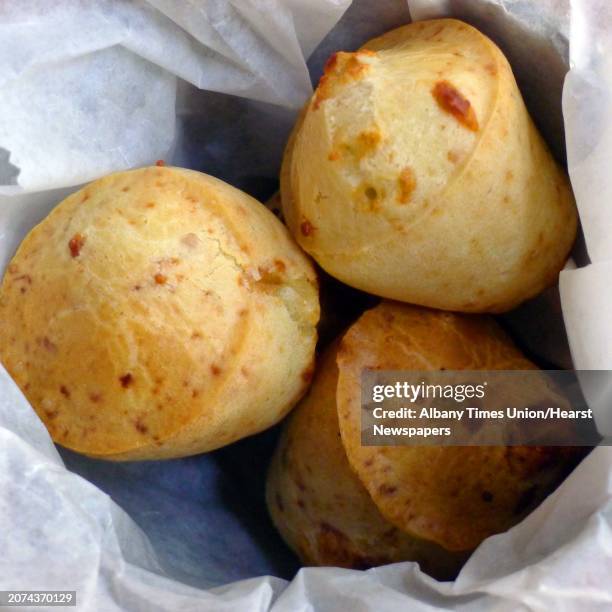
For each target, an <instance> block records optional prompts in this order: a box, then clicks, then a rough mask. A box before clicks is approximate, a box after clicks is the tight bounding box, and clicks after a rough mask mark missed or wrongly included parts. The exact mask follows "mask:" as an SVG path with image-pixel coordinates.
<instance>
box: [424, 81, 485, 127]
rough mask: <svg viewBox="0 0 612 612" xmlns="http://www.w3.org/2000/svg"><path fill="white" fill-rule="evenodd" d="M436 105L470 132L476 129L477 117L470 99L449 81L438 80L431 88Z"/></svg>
mask: <svg viewBox="0 0 612 612" xmlns="http://www.w3.org/2000/svg"><path fill="white" fill-rule="evenodd" d="M431 93H432V95H433V97H434V98H435V100H436V102H437V103H438V106H439V107H440V108H441V109H442V110H443V111H444V112H446V113H449V114H450V115H452V116H453V117H455V119H457V121H459V123H461V124H462V125H463V126H465V127H466V128H467V129H468V130H470V131H472V132H477V131H478V119H477V118H476V113H475V112H474V109H473V108H472V105H471V103H470V101H469V100H468V99H467V98H466V97H465V96H464V95H463V94H462V93H461V92H460V91H459V90H458V89H457V88H456V87H455V86H454V85H453V84H452V83H450V82H449V81H444V80H443V81H438V82H437V83H436V84H435V85H434V87H433V89H432V90H431Z"/></svg>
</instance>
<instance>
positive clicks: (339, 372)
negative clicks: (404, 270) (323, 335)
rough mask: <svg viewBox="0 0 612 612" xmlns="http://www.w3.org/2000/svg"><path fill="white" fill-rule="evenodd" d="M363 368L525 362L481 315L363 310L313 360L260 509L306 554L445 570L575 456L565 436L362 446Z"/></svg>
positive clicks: (307, 558) (533, 499)
mask: <svg viewBox="0 0 612 612" xmlns="http://www.w3.org/2000/svg"><path fill="white" fill-rule="evenodd" d="M334 359H335V360H336V364H334ZM366 368H368V369H374V370H387V369H388V370H439V369H442V368H445V369H449V370H461V369H489V370H493V369H523V370H525V369H534V368H535V366H534V365H533V364H532V363H531V362H530V361H529V360H527V359H526V358H525V357H524V356H523V355H522V354H521V353H520V351H519V350H518V349H517V348H516V347H515V346H514V345H513V344H512V342H511V341H510V339H509V338H508V337H507V336H506V335H505V334H504V333H503V331H502V330H501V329H500V328H499V327H498V326H497V324H496V323H495V321H494V320H493V319H491V318H489V317H483V316H474V315H461V314H454V313H444V312H439V311H433V310H429V309H424V308H419V307H415V306H409V305H406V304H399V303H394V302H383V303H382V304H380V305H379V306H377V307H376V308H373V309H372V310H369V311H367V312H366V313H365V314H364V315H363V316H362V317H361V318H360V319H359V320H358V321H357V322H356V323H355V324H354V325H353V326H352V327H351V328H350V329H349V330H348V332H347V333H346V335H345V336H344V338H343V339H342V342H341V345H340V348H339V349H338V350H336V348H335V347H334V348H332V349H330V353H329V354H328V355H327V356H326V358H325V359H324V360H323V362H322V363H321V364H320V367H319V369H318V372H317V375H316V377H315V380H314V382H313V385H312V387H311V390H310V392H309V394H308V395H307V396H306V397H305V398H304V399H303V400H302V401H301V403H300V404H299V405H298V407H297V408H296V409H295V411H294V412H293V413H292V415H291V416H290V418H289V420H288V423H287V424H286V426H285V430H284V432H283V435H282V438H281V442H280V444H279V447H278V449H277V451H276V453H275V456H274V458H273V461H272V466H271V469H270V474H269V479H268V493H267V495H268V506H269V509H270V513H271V515H272V518H273V520H274V522H275V524H276V526H277V527H278V529H279V531H280V532H281V534H282V535H283V537H284V538H285V539H286V541H287V542H288V543H289V545H290V546H291V547H292V548H293V549H294V550H296V552H297V553H298V554H299V555H300V557H301V558H302V560H303V561H304V562H305V563H307V564H316V565H326V564H333V565H341V566H346V567H364V566H370V565H378V564H381V563H389V562H393V561H400V560H415V561H418V562H419V563H420V564H421V568H422V569H423V570H424V571H426V572H427V573H430V574H432V575H434V576H436V577H438V578H450V577H452V576H453V575H454V574H455V573H456V571H457V570H458V569H459V567H460V566H461V565H462V563H463V562H464V561H465V559H466V558H467V556H468V555H469V553H470V552H471V551H472V550H473V549H474V548H475V547H476V546H477V545H478V544H479V543H480V542H481V541H482V540H483V539H484V538H486V537H487V536H489V535H492V534H494V533H498V532H501V531H504V530H506V529H508V528H509V527H511V526H512V525H514V524H516V523H517V522H519V521H520V520H521V519H522V518H523V517H524V516H525V515H526V514H527V513H528V512H529V511H531V510H532V509H533V508H534V507H535V505H537V504H538V503H539V502H540V501H541V500H542V499H543V497H544V496H546V495H547V494H548V493H550V492H551V491H552V489H553V488H554V486H556V484H557V483H558V482H559V481H560V480H561V479H562V478H563V477H564V476H565V475H566V473H567V471H568V470H569V468H570V467H571V466H572V465H573V461H574V460H575V458H576V455H577V453H576V450H575V449H572V448H543V447H490V446H489V447H487V446H480V447H479V446H472V447H427V446H396V447H368V446H362V444H361V422H360V414H361V384H360V375H361V372H362V370H363V369H366ZM543 388H545V387H543ZM339 433H341V438H340V437H339Z"/></svg>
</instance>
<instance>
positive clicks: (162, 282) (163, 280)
mask: <svg viewBox="0 0 612 612" xmlns="http://www.w3.org/2000/svg"><path fill="white" fill-rule="evenodd" d="M153 279H154V280H155V282H156V284H158V285H165V284H166V281H167V280H168V279H167V278H166V276H164V275H163V274H161V273H159V272H158V273H157V274H155V276H153Z"/></svg>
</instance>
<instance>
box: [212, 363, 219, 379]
mask: <svg viewBox="0 0 612 612" xmlns="http://www.w3.org/2000/svg"><path fill="white" fill-rule="evenodd" d="M210 371H211V373H212V375H213V376H219V375H220V374H221V368H220V367H219V366H218V365H217V364H216V363H213V364H211V366H210Z"/></svg>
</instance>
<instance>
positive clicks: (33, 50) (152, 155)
mask: <svg viewBox="0 0 612 612" xmlns="http://www.w3.org/2000/svg"><path fill="white" fill-rule="evenodd" d="M348 4H349V0H316V1H315V2H312V3H311V4H310V6H308V5H306V4H305V3H304V2H303V1H299V0H292V1H291V2H283V1H282V0H235V1H234V2H228V1H227V0H208V1H207V2H183V3H177V2H173V1H171V0H151V2H146V1H145V0H135V1H132V2H130V1H128V0H83V1H81V2H78V3H75V2H70V1H69V0H54V2H53V3H52V4H51V5H50V4H49V3H48V2H44V1H43V0H25V1H22V2H16V1H15V2H7V3H3V5H2V7H1V8H0V108H2V114H1V115H0V195H11V194H13V193H15V192H16V191H17V192H19V191H22V192H34V191H41V190H43V189H44V190H46V189H52V188H59V187H66V186H70V185H77V184H79V183H84V182H87V181H90V180H92V179H94V178H96V177H98V176H100V175H103V174H107V173H109V172H112V171H115V170H119V169H122V168H127V167H133V166H141V165H146V164H150V163H153V162H154V161H155V160H156V159H159V158H164V157H166V156H167V154H168V152H169V151H170V150H171V147H172V144H173V141H174V137H175V119H174V117H175V97H176V87H177V78H180V79H183V80H185V81H187V82H189V83H191V84H193V85H195V86H196V87H198V88H200V89H205V90H208V91H216V92H223V93H228V94H233V95H238V96H243V97H246V98H249V99H252V100H259V101H263V102H267V103H271V104H275V105H280V106H281V107H286V108H291V109H297V108H299V107H300V106H301V105H302V104H303V102H304V100H305V99H306V98H307V97H308V96H309V95H310V93H311V92H312V88H311V84H310V78H309V74H308V70H307V68H306V63H305V56H304V52H305V50H306V51H307V52H310V50H311V49H312V48H313V47H314V46H315V45H316V44H317V43H318V42H319V41H320V39H321V38H322V37H323V35H324V34H325V33H326V32H327V31H328V30H329V29H330V28H331V27H332V26H333V25H334V23H335V22H336V21H337V20H338V19H339V17H340V16H341V14H342V13H343V11H344V10H345V9H346V7H347V6H348ZM309 14H311V15H312V18H313V19H312V26H313V27H312V29H309V28H308V25H307V24H308V21H309V19H308V18H307V17H308V15H309ZM297 17H299V23H300V27H299V28H298V29H297V30H296V27H295V24H296V23H297V20H296V18H297ZM15 186H17V187H18V188H19V189H15Z"/></svg>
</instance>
